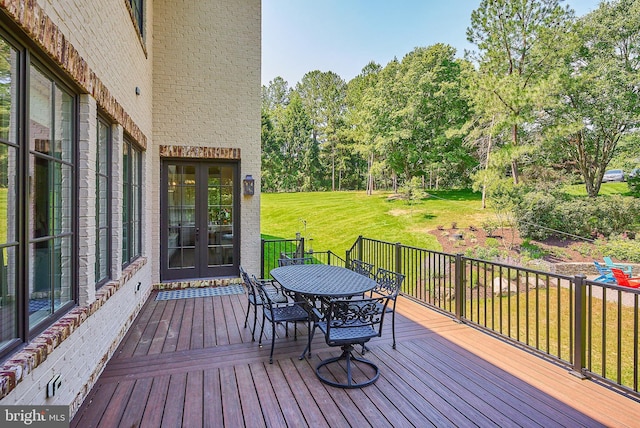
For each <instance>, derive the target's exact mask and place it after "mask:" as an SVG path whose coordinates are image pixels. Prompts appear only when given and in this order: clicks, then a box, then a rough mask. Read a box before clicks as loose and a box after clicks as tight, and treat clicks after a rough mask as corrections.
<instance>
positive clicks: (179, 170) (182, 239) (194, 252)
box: [160, 161, 240, 281]
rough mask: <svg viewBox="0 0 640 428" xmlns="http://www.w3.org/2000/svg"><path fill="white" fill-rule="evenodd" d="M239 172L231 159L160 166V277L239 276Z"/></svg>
mask: <svg viewBox="0 0 640 428" xmlns="http://www.w3.org/2000/svg"><path fill="white" fill-rule="evenodd" d="M237 177H238V172H237V165H236V164H232V163H213V162H197V161H165V162H164V163H163V165H162V189H161V191H162V198H161V201H160V206H161V210H160V212H161V216H160V217H161V218H160V221H161V223H160V224H161V234H160V235H161V236H160V239H161V241H162V244H161V248H160V253H161V254H160V256H161V266H160V269H161V277H162V280H163V281H165V280H176V279H191V278H211V277H218V276H228V275H237V273H238V259H239V243H240V241H239V233H238V230H237V224H238V218H239V216H238V195H239V186H238V179H237Z"/></svg>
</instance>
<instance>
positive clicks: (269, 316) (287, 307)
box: [252, 277, 311, 364]
mask: <svg viewBox="0 0 640 428" xmlns="http://www.w3.org/2000/svg"><path fill="white" fill-rule="evenodd" d="M252 281H254V282H253V285H254V287H255V289H256V291H257V292H258V296H259V297H260V299H262V302H263V303H262V327H261V328H260V340H259V341H258V345H259V346H262V334H263V333H264V325H265V320H269V322H270V323H271V352H270V354H269V364H273V348H274V347H275V344H276V324H279V323H285V330H286V335H287V336H289V328H288V323H290V322H293V323H294V324H295V325H294V338H295V339H296V340H297V339H298V328H297V323H298V322H306V323H307V328H308V331H311V318H310V317H309V314H308V313H307V311H306V309H305V304H306V302H286V303H278V302H275V301H273V300H272V299H271V296H270V295H269V293H268V292H267V289H266V287H265V285H264V284H261V283H259V282H258V281H257V279H256V278H255V277H253V278H252Z"/></svg>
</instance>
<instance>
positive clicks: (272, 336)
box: [269, 322, 276, 364]
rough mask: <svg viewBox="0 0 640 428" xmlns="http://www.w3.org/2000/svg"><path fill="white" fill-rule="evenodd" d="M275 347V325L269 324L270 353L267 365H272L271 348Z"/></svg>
mask: <svg viewBox="0 0 640 428" xmlns="http://www.w3.org/2000/svg"><path fill="white" fill-rule="evenodd" d="M275 346H276V323H274V322H272V323H271V353H270V354H269V364H273V348H274V347H275Z"/></svg>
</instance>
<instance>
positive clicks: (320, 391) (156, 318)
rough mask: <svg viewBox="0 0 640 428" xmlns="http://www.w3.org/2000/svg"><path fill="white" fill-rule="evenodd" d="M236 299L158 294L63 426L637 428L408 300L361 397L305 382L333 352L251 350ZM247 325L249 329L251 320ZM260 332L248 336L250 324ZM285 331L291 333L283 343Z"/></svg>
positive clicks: (320, 347) (628, 405)
mask: <svg viewBox="0 0 640 428" xmlns="http://www.w3.org/2000/svg"><path fill="white" fill-rule="evenodd" d="M245 308H246V297H245V295H242V294H235V295H227V296H214V297H200V298H188V299H179V300H167V301H156V300H155V293H154V294H152V295H151V297H150V298H149V300H148V302H147V303H146V304H145V306H144V308H143V310H142V311H141V313H140V315H139V316H138V318H137V319H136V320H135V322H134V325H133V326H132V328H131V329H130V331H129V332H128V334H127V336H126V337H125V338H124V340H123V341H122V343H121V345H120V347H119V348H118V350H117V351H116V353H115V355H114V356H113V358H112V359H111V361H109V363H108V365H107V367H106V368H105V370H104V372H103V373H102V375H101V376H100V378H99V379H98V381H97V383H96V385H95V387H94V388H93V390H92V391H91V392H90V393H89V396H88V397H87V399H86V400H85V402H84V404H83V405H82V406H81V408H80V409H79V411H78V412H77V414H76V415H75V417H74V419H73V420H72V421H71V426H72V427H81V428H87V427H137V426H141V427H154V428H157V427H180V426H184V427H232V428H235V427H243V426H244V427H250V428H253V427H260V426H274V427H285V426H289V427H305V426H313V427H322V426H328V427H344V426H359V427H360V426H362V427H364V426H375V427H383V426H393V427H405V426H407V427H408V426H418V427H427V426H436V427H446V426H465V427H466V426H481V427H489V426H498V427H506V426H525V427H554V426H566V427H576V426H584V427H596V426H607V427H616V426H629V427H631V426H638V421H639V420H640V403H639V402H637V401H635V400H632V399H630V398H627V397H625V396H623V395H620V394H618V393H616V392H614V391H612V390H610V389H607V388H605V387H603V386H600V385H598V384H596V383H594V382H591V381H585V380H580V379H578V378H577V377H575V376H572V375H571V374H569V373H568V371H567V369H566V368H563V367H560V366H558V365H555V364H553V363H551V362H548V361H546V360H544V359H542V358H540V357H537V356H534V355H531V354H529V353H527V352H525V351H522V350H520V349H518V348H516V347H513V346H510V345H508V344H506V343H503V342H502V341H500V340H498V339H496V338H493V337H491V336H489V335H487V334H484V333H482V332H480V331H477V330H476V329H474V328H471V327H469V326H465V325H462V324H458V323H456V322H454V321H453V320H452V319H450V318H448V317H446V316H443V315H442V314H439V313H437V312H435V311H432V310H429V309H427V308H425V307H423V306H421V305H419V304H416V303H415V302H412V301H410V300H408V299H404V298H400V299H399V301H398V307H397V311H398V315H397V317H396V335H397V342H398V345H397V349H396V350H394V349H392V348H391V322H390V321H391V317H390V316H389V317H387V318H385V324H386V325H385V329H384V334H383V336H382V337H381V338H377V339H373V340H372V341H371V342H369V345H368V347H369V348H370V350H371V351H370V352H368V353H367V354H366V356H367V357H368V358H369V359H371V360H373V361H375V362H376V363H377V364H378V365H379V366H380V369H381V376H380V379H379V380H378V381H377V382H376V383H375V384H373V385H371V386H368V387H366V388H363V389H356V390H342V389H338V388H332V387H330V386H327V385H324V384H323V383H321V382H320V381H319V380H318V379H317V378H316V376H315V371H314V368H315V364H316V363H317V362H318V361H319V359H321V358H324V357H327V356H329V355H336V354H337V353H339V349H337V348H329V347H327V346H326V345H325V344H324V341H323V337H322V335H321V334H317V335H316V338H315V339H314V343H313V354H312V356H311V357H310V358H308V359H304V360H299V359H298V355H299V354H300V352H301V350H302V349H303V348H304V345H305V342H304V335H305V334H306V331H305V330H306V327H304V326H303V325H302V324H300V327H299V335H300V336H301V337H299V338H298V340H297V341H296V340H294V339H293V336H292V335H291V336H290V337H285V334H284V327H283V326H280V327H279V329H278V331H277V334H276V337H277V339H276V348H275V352H274V363H273V364H269V345H270V338H267V339H266V341H265V343H264V346H263V347H262V348H260V347H258V344H257V341H256V342H252V341H251V332H250V328H246V329H245V328H243V323H244V316H245ZM250 319H251V317H250ZM258 327H259V325H258ZM292 329H293V327H292V326H290V331H292Z"/></svg>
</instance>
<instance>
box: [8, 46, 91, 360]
mask: <svg viewBox="0 0 640 428" xmlns="http://www.w3.org/2000/svg"><path fill="white" fill-rule="evenodd" d="M27 82H28V83H27ZM22 102H24V105H23V106H22V108H18V104H20V105H22ZM75 129H76V97H75V94H73V93H72V92H71V91H70V90H69V89H68V88H67V87H66V86H65V85H64V84H63V82H61V81H60V80H58V79H57V78H56V77H55V76H54V75H53V74H52V73H51V72H49V71H48V70H47V69H46V68H45V67H44V66H43V65H42V64H40V63H39V62H37V61H36V60H35V59H33V58H32V56H31V52H30V51H29V50H27V49H26V48H24V47H23V46H20V45H19V44H18V43H15V42H12V41H11V40H10V39H9V38H8V37H5V36H3V35H2V34H0V320H1V321H0V326H1V327H2V328H0V355H6V354H7V353H9V352H11V351H12V350H13V349H15V348H16V347H17V346H20V345H21V344H22V343H25V342H26V341H28V340H29V338H30V337H31V336H33V335H35V334H37V333H39V332H40V331H42V330H43V329H44V328H46V327H47V326H48V325H50V324H51V323H52V322H53V321H54V320H55V319H57V318H58V317H59V316H60V315H61V314H63V313H64V312H65V311H66V310H67V309H68V308H70V307H72V306H73V305H74V304H75V298H76V294H77V281H76V279H75V272H76V260H77V250H76V248H77V237H76V233H75V230H76V227H77V216H78V214H77V192H76V185H77V183H76V174H77V171H76V139H77V136H76V133H75Z"/></svg>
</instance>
